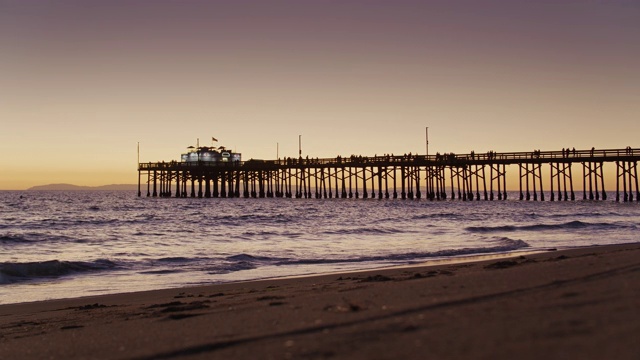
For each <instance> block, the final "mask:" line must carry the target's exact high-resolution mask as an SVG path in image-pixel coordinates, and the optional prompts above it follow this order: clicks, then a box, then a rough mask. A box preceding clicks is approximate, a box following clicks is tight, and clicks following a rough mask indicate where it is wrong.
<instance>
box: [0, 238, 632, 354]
mask: <svg viewBox="0 0 640 360" xmlns="http://www.w3.org/2000/svg"><path fill="white" fill-rule="evenodd" d="M487 256H491V255H487ZM474 258H475V260H473V261H465V262H454V263H451V262H447V263H439V264H433V263H432V262H429V263H428V264H415V265H408V266H398V267H391V268H384V269H370V270H361V271H349V272H340V273H331V274H320V275H305V276H294V277H285V278H275V279H262V280H253V281H240V282H233V283H223V284H213V285H203V286H195V287H183V288H173V289H163V290H151V291H144V292H133V293H120V294H109V295H99V296H89V297H81V298H69V299H57V300H47V301H40V302H30V303H16V304H3V305H0V328H1V329H2V332H1V333H0V334H1V335H0V343H1V344H2V345H1V346H0V357H2V358H11V357H16V356H17V355H18V354H19V355H20V356H19V357H20V358H33V359H36V358H42V357H51V358H122V359H131V358H136V359H152V358H166V359H174V358H187V357H188V358H230V357H233V358H241V359H242V358H245V359H249V358H255V357H256V351H260V356H257V357H260V358H274V359H280V358H361V359H369V358H400V357H405V358H424V357H434V358H469V357H471V358H489V357H491V358H504V359H506V358H512V357H513V356H514V354H517V357H518V358H527V359H535V358H540V357H550V358H574V357H578V356H581V357H586V358H618V359H626V358H629V359H631V358H635V357H636V356H637V354H639V353H640V345H638V344H636V343H637V342H636V341H635V337H636V336H635V334H637V333H638V332H640V324H638V321H637V320H639V319H640V287H639V286H637V284H640V243H631V244H623V245H605V246H590V247H581V248H572V249H566V250H564V249H561V250H557V251H545V252H535V253H526V252H525V253H520V252H518V253H516V254H510V256H505V257H499V258H496V257H492V258H490V259H482V260H479V259H478V258H477V257H475V256H474Z"/></svg>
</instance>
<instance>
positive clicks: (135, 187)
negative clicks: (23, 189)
mask: <svg viewBox="0 0 640 360" xmlns="http://www.w3.org/2000/svg"><path fill="white" fill-rule="evenodd" d="M27 190H63V191H76V190H109V191H114V190H125V191H138V185H135V184H112V185H102V186H78V185H72V184H49V185H39V186H34V187H30V188H28V189H27Z"/></svg>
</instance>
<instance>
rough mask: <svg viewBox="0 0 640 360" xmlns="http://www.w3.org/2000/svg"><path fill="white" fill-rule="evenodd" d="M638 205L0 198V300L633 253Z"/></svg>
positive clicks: (91, 195) (52, 194)
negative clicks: (516, 256) (486, 260)
mask: <svg viewBox="0 0 640 360" xmlns="http://www.w3.org/2000/svg"><path fill="white" fill-rule="evenodd" d="M639 215H640V205H639V204H638V203H615V202H612V201H603V202H594V201H575V202H522V201H517V200H508V201H493V202H485V201H479V202H475V201H473V202H462V201H427V200H420V201H415V200H414V201H409V200H374V199H368V200H364V199H360V200H355V199H349V200H347V199H191V198H187V199H157V198H137V197H136V196H135V194H132V193H131V192H125V191H119V192H118V191H115V192H109V191H79V192H64V191H0V303H15V302H24V301H37V300H44V299H52V298H64V297H68V296H69V294H73V295H74V296H85V295H96V294H106V293H115V292H127V291H137V290H150V289H159V288H168V287H180V286H187V285H195V284H210V283H220V282H229V281H239V280H251V279H261V278H271V277H281V276H292V275H303V274H316V273H326V272H333V271H344V270H357V269H368V268H379V267H385V266H393V265H406V264H415V263H421V262H428V261H430V260H436V259H443V258H445V259H446V258H451V257H456V256H462V255H476V254H493V253H506V252H517V251H523V250H526V251H529V250H534V251H535V250H543V249H548V248H569V247H579V246H589V245H597V244H618V243H630V242H637V241H639V239H638V235H637V234H638V229H639V228H640V224H639V223H638V220H637V219H638V218H639Z"/></svg>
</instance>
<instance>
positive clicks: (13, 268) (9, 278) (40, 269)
mask: <svg viewBox="0 0 640 360" xmlns="http://www.w3.org/2000/svg"><path fill="white" fill-rule="evenodd" d="M116 267H117V265H116V264H115V263H114V262H112V261H109V260H105V259H100V260H95V261H90V262H85V261H60V260H50V261H36V262H24V263H19V262H6V263H0V284H11V283H16V282H22V281H29V280H37V279H41V278H55V277H60V276H65V275H71V274H74V273H84V272H94V271H104V270H110V269H114V268H116Z"/></svg>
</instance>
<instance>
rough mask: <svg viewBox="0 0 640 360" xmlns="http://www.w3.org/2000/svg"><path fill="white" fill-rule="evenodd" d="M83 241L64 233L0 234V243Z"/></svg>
mask: <svg viewBox="0 0 640 360" xmlns="http://www.w3.org/2000/svg"><path fill="white" fill-rule="evenodd" d="M57 241H60V242H67V241H69V242H82V241H81V240H79V239H75V238H70V237H68V236H64V235H51V234H45V233H22V234H15V233H5V234H0V244H29V243H36V242H57Z"/></svg>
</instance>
